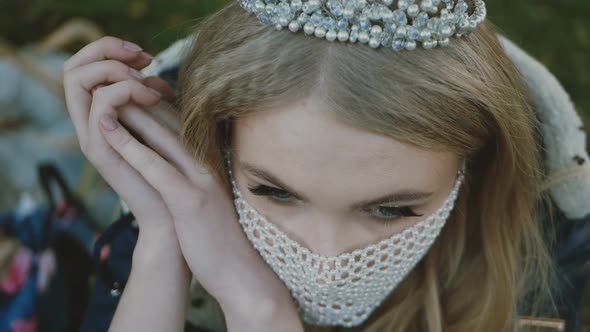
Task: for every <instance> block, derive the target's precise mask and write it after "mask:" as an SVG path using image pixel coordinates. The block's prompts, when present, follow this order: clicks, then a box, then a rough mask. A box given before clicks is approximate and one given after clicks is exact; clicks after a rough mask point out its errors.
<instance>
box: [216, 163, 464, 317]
mask: <svg viewBox="0 0 590 332" xmlns="http://www.w3.org/2000/svg"><path fill="white" fill-rule="evenodd" d="M225 157H226V163H227V170H228V175H229V177H230V181H231V183H232V190H233V193H234V205H235V207H236V210H237V212H238V214H239V223H240V225H241V226H242V229H243V230H244V232H245V233H246V235H247V237H248V239H249V240H250V242H251V243H252V244H253V246H254V248H256V250H257V251H258V253H259V254H260V255H261V256H262V258H263V259H264V261H265V262H266V263H267V264H268V265H269V266H270V267H271V268H272V270H273V271H274V272H275V273H276V274H277V275H278V276H279V278H280V279H281V280H282V281H283V282H284V283H285V284H286V286H287V287H288V288H289V290H290V292H291V295H292V296H293V297H294V299H295V300H296V302H297V304H298V309H299V312H300V314H301V316H302V318H303V320H304V321H305V322H306V323H308V324H312V325H320V326H322V325H323V326H326V325H340V326H345V327H352V326H357V325H359V324H361V323H363V322H364V321H365V320H366V319H367V318H368V317H369V315H370V314H371V313H372V312H373V311H374V310H375V309H376V308H377V307H378V306H379V304H381V302H382V301H383V300H384V299H385V298H386V297H387V296H388V295H389V293H390V292H391V291H392V290H393V289H394V288H395V287H396V286H397V285H398V284H399V283H400V281H401V280H402V279H403V278H404V277H405V276H406V275H407V274H408V273H409V272H410V271H411V270H412V269H413V268H414V266H415V265H416V264H417V263H418V262H419V261H420V259H421V258H422V257H423V256H424V255H425V254H426V252H427V251H428V249H429V248H430V246H431V245H432V243H433V242H434V240H435V239H436V237H437V236H438V234H439V232H440V230H441V229H442V227H443V226H444V224H445V223H446V220H447V219H448V216H449V215H450V212H451V210H452V209H453V207H454V203H455V199H456V197H457V195H458V191H459V188H460V186H461V182H462V181H463V177H464V172H465V163H463V164H462V165H461V168H460V170H459V172H458V176H457V179H456V181H455V185H454V187H453V189H452V191H451V193H450V194H449V195H448V197H447V199H446V200H445V202H444V204H443V205H442V206H441V207H440V208H439V209H438V210H437V211H435V212H434V213H433V214H431V215H430V216H428V217H427V218H426V219H424V220H422V221H420V222H418V223H416V224H414V225H412V226H410V227H408V228H406V229H404V230H403V231H402V232H400V233H396V234H394V235H393V236H391V237H389V238H386V239H384V240H381V241H379V242H377V243H375V244H372V245H369V246H367V247H365V248H362V249H357V250H354V251H352V252H347V253H344V254H340V255H338V256H322V255H318V254H316V253H313V252H311V251H310V250H309V249H307V248H305V247H303V246H301V245H300V244H299V243H298V242H296V241H294V240H292V239H290V238H289V237H288V236H287V235H286V234H285V233H283V232H282V231H281V230H280V229H278V228H277V227H276V226H275V225H274V224H273V223H271V222H269V221H268V220H267V219H266V218H265V217H264V216H262V215H261V214H259V213H258V211H256V210H255V209H254V208H253V207H252V206H251V205H250V204H249V203H248V202H247V201H246V200H245V199H244V198H243V196H242V194H241V193H240V191H239V189H238V186H237V184H236V182H235V179H234V177H233V174H232V171H231V163H230V154H229V152H228V151H226V156H225Z"/></svg>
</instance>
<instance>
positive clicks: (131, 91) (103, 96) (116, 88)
mask: <svg viewBox="0 0 590 332" xmlns="http://www.w3.org/2000/svg"><path fill="white" fill-rule="evenodd" d="M161 97H162V95H161V94H160V93H159V92H158V91H156V90H154V89H151V88H149V87H147V86H145V85H143V84H141V83H140V82H139V81H136V80H126V81H121V82H117V83H113V84H111V85H108V86H104V87H102V88H99V89H96V91H94V95H93V98H92V105H91V106H90V113H91V116H92V114H96V113H97V112H94V111H93V110H94V109H95V108H98V109H103V110H114V109H115V108H117V107H119V106H123V105H125V104H127V103H129V102H135V103H137V104H139V105H141V106H150V105H155V104H156V103H157V102H158V101H160V98H161ZM95 120H96V119H95Z"/></svg>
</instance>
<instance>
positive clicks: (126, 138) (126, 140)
mask: <svg viewBox="0 0 590 332" xmlns="http://www.w3.org/2000/svg"><path fill="white" fill-rule="evenodd" d="M132 140H133V137H131V135H128V134H127V135H119V136H118V137H117V140H116V142H115V144H117V145H118V146H120V147H121V148H122V149H128V148H129V146H130V144H131V141H132Z"/></svg>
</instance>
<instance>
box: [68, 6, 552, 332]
mask: <svg viewBox="0 0 590 332" xmlns="http://www.w3.org/2000/svg"><path fill="white" fill-rule="evenodd" d="M314 1H315V0H313V1H312V0H310V1H309V2H306V3H308V6H313V5H314ZM399 2H402V0H400V1H399ZM423 2H427V1H423ZM459 2H461V1H459ZM293 3H297V1H292V6H293ZM427 3H429V4H430V2H427ZM436 3H439V2H436ZM444 3H447V2H444ZM468 4H469V8H470V9H469V11H470V12H473V11H474V6H475V5H476V4H481V1H475V3H472V2H468ZM242 5H244V6H247V1H244V2H242ZM403 5H408V4H406V3H404V4H403ZM398 6H401V5H400V4H399V3H398ZM441 6H442V4H441ZM245 8H250V9H251V7H242V6H241V5H240V4H238V3H237V2H235V3H231V4H229V5H227V6H226V7H224V8H223V9H221V10H220V11H218V12H217V13H215V14H213V15H211V16H210V17H209V18H207V19H206V20H205V21H203V22H202V23H201V24H200V25H199V27H198V29H197V31H196V32H195V36H196V38H195V40H194V43H193V45H192V47H191V49H190V50H189V52H188V53H187V56H186V58H185V60H184V62H183V67H182V70H181V71H180V73H181V77H180V80H179V89H180V95H179V103H178V105H179V108H180V116H179V117H177V116H175V114H176V113H173V112H172V113H170V112H169V111H166V110H164V109H162V110H161V112H160V111H158V112H155V113H157V114H159V115H157V116H155V115H154V113H152V114H149V113H148V112H145V109H144V108H148V107H151V106H153V105H155V104H157V103H158V102H160V101H161V99H162V98H163V96H164V97H167V96H168V95H169V94H170V91H169V90H170V88H169V87H167V86H166V84H165V83H164V82H162V81H161V80H158V79H154V78H147V79H146V78H144V77H142V75H141V74H140V73H139V72H138V71H137V70H138V69H141V68H143V67H145V66H146V65H147V64H149V62H150V61H151V59H150V57H149V55H147V54H146V53H145V52H142V50H141V48H140V47H138V46H137V45H134V44H132V43H129V42H123V41H121V40H120V39H117V38H113V37H108V38H104V39H101V40H99V41H97V42H94V43H92V44H90V45H88V46H86V47H85V48H84V49H82V50H81V51H80V52H78V53H77V54H76V55H74V56H73V57H72V58H71V59H70V60H69V61H68V62H67V63H66V64H65V66H64V73H65V81H64V82H65V88H66V96H67V100H68V109H69V112H70V114H71V117H72V120H73V122H74V124H75V126H76V130H77V134H78V137H79V139H80V145H81V148H82V150H83V152H84V153H85V155H86V156H87V157H88V159H89V160H90V161H91V162H92V163H93V164H94V165H95V166H96V168H97V170H98V171H99V172H100V174H101V175H102V176H103V177H104V178H105V180H106V181H108V182H109V184H110V185H111V186H112V187H113V189H114V190H115V191H116V192H117V193H118V194H119V195H120V196H121V198H122V199H123V200H124V201H125V202H126V203H127V205H128V206H129V209H130V210H131V211H132V212H133V214H134V216H135V218H136V220H137V222H138V224H139V227H140V233H139V238H138V241H137V245H136V246H135V250H134V253H133V267H132V270H131V274H130V277H129V281H128V283H127V286H126V288H125V291H124V293H123V295H122V297H121V300H120V303H119V305H118V307H117V311H116V313H115V316H114V319H113V321H112V324H111V326H110V329H109V331H179V330H181V329H182V326H183V324H184V313H185V302H186V294H187V287H188V282H189V279H190V276H191V275H193V276H194V277H195V278H196V279H197V280H198V281H199V282H200V283H201V284H202V285H203V287H205V289H206V290H207V291H208V292H209V293H210V294H211V295H212V296H213V297H214V298H215V299H216V300H217V301H218V302H219V304H220V306H221V308H222V310H223V313H224V315H225V319H226V323H227V328H228V330H229V331H250V330H252V331H304V330H305V331H312V330H313V331H316V330H317V331H465V332H466V331H512V330H515V329H516V328H517V324H516V321H517V318H518V316H519V315H520V314H531V313H533V312H534V308H535V305H534V303H535V302H536V301H537V300H538V299H541V298H544V297H545V296H542V295H546V296H549V295H550V294H540V295H538V296H535V297H533V298H532V299H531V298H529V297H527V295H528V294H529V293H530V291H531V290H535V289H548V278H549V276H550V273H551V263H550V259H549V255H548V250H547V247H546V244H545V243H544V240H543V237H542V234H541V229H540V226H539V223H538V222H537V218H538V212H539V208H540V207H541V206H543V204H544V203H545V202H546V198H547V197H546V195H545V192H544V191H543V190H542V189H541V188H542V186H543V182H544V181H546V180H547V179H546V172H545V170H544V169H543V156H542V153H541V150H542V138H541V135H540V134H539V129H540V124H539V122H538V119H537V117H536V115H535V113H534V109H533V108H532V107H531V103H530V100H529V99H528V96H527V93H526V89H525V85H524V83H523V81H522V79H521V77H520V76H519V73H518V71H517V70H516V68H515V67H514V65H513V63H512V62H511V61H510V60H509V59H508V57H507V56H506V54H505V53H504V51H503V49H502V47H501V45H500V43H499V41H498V38H497V36H496V33H495V30H494V27H493V25H492V24H491V23H490V22H488V21H483V20H482V21H483V22H480V23H481V24H480V25H479V26H478V27H477V28H476V29H474V30H473V31H472V32H471V33H470V34H468V35H465V36H463V37H462V38H451V39H450V43H449V45H447V46H444V47H443V46H439V47H435V48H433V47H432V46H433V45H428V44H427V45H425V46H424V47H421V46H420V47H417V48H416V47H414V46H415V45H413V44H412V43H410V42H407V41H406V42H405V43H403V44H401V45H402V46H403V47H404V49H403V50H397V49H395V45H394V47H393V48H392V47H379V48H377V47H369V46H375V45H374V42H373V41H371V40H369V39H367V40H365V41H364V42H358V43H348V42H338V41H333V42H330V41H328V40H325V39H326V38H327V37H325V36H324V34H322V33H321V32H319V33H318V32H317V29H316V31H315V35H313V36H312V35H306V34H307V33H306V34H303V33H293V32H291V31H284V30H283V31H279V30H277V29H273V28H272V27H269V26H268V25H266V24H261V20H260V18H257V17H256V16H255V15H253V14H252V13H250V12H248V11H247V10H245ZM408 8H409V7H408ZM412 8H414V9H415V7H412ZM418 8H420V7H418ZM426 9H430V10H431V11H432V8H429V7H428V6H426ZM412 10H413V9H412ZM406 11H408V9H406ZM475 12H477V11H475ZM414 14H416V13H412V15H410V14H408V15H410V16H412V17H419V16H416V15H414ZM289 27H290V28H291V25H289ZM318 36H319V37H320V38H318ZM365 37H366V36H365ZM360 38H361V39H362V38H364V37H360ZM362 43H367V44H369V45H362ZM394 43H395V42H394ZM443 43H444V42H443ZM390 44H391V43H390ZM398 46H399V45H398ZM160 105H161V104H160ZM119 121H120V122H119ZM120 123H124V124H125V125H126V126H125V127H124V126H121V125H120ZM126 128H129V130H128V129H126ZM130 130H131V131H132V132H133V133H134V134H135V136H139V137H141V141H140V140H138V139H137V138H136V137H134V135H132V133H130ZM547 293H549V292H548V291H547ZM523 310H524V312H523Z"/></svg>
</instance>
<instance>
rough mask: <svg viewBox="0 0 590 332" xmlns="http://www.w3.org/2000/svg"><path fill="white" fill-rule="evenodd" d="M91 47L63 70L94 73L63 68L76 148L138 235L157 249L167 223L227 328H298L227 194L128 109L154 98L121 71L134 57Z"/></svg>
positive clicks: (168, 133)
mask: <svg viewBox="0 0 590 332" xmlns="http://www.w3.org/2000/svg"><path fill="white" fill-rule="evenodd" d="M97 43H99V42H97ZM91 45H92V44H91ZM91 50H92V51H93V52H90V51H88V52H87V53H89V54H88V55H87V56H84V55H85V53H84V52H82V51H80V53H81V55H80V56H79V57H78V58H79V59H77V60H75V61H74V60H70V61H69V62H68V63H67V67H68V68H81V67H79V66H84V63H89V62H91V61H89V60H92V59H94V61H98V62H96V63H95V64H94V65H91V64H86V66H87V67H95V66H98V65H97V64H98V63H102V62H106V63H102V67H101V69H97V68H96V69H95V68H85V69H84V71H85V72H87V74H82V73H80V71H82V70H79V71H77V72H76V70H75V69H68V70H71V73H73V74H70V75H69V79H66V81H68V82H69V83H68V84H67V86H66V91H68V89H69V91H70V94H69V96H68V107H69V109H70V113H71V114H72V118H73V119H74V120H76V121H75V122H76V123H77V126H76V129H77V131H78V133H79V136H80V134H82V136H83V137H85V138H86V139H85V141H82V139H81V146H82V149H83V151H84V152H85V154H86V155H87V156H89V159H90V160H91V161H92V162H93V163H94V164H95V166H97V168H100V170H99V172H101V174H102V175H103V176H104V177H105V179H106V180H107V181H108V182H109V184H111V185H112V186H113V189H114V190H115V191H117V193H119V194H120V195H121V197H122V198H123V200H124V201H125V202H126V203H127V205H128V206H129V208H130V209H131V211H132V212H133V213H134V215H135V216H136V219H137V220H138V223H139V225H140V237H141V233H143V232H144V230H145V231H146V232H147V233H148V234H150V235H149V238H150V239H151V240H152V241H154V242H153V244H154V245H157V242H158V241H161V240H164V241H167V239H168V238H169V236H170V234H169V232H170V230H171V228H170V225H173V228H174V229H175V231H176V234H177V236H178V241H179V243H180V247H181V250H182V253H183V255H184V258H185V259H186V262H187V263H188V265H189V268H190V270H191V271H192V272H193V274H194V275H195V277H196V278H197V280H199V282H200V283H201V284H202V285H203V287H204V288H205V289H206V290H207V291H208V292H209V293H210V294H211V295H212V296H213V297H215V298H216V299H217V300H218V301H219V303H220V305H221V307H222V309H223V310H224V313H225V315H226V321H227V323H228V328H229V329H230V330H233V329H234V328H236V329H238V327H237V326H240V327H239V329H240V330H250V329H252V330H257V331H263V330H276V329H278V328H279V326H280V329H281V330H285V331H286V330H298V331H301V330H302V326H301V323H300V321H299V320H298V317H297V313H296V310H295V306H294V303H293V302H292V300H291V297H290V294H289V292H288V290H287V289H286V287H285V286H284V284H283V283H282V282H281V281H280V280H279V279H278V277H277V276H276V275H275V274H274V272H273V271H272V270H271V269H270V268H269V267H268V266H267V265H266V264H265V263H264V261H263V260H262V259H261V258H260V256H258V253H257V252H256V251H255V250H254V249H253V247H252V246H251V244H250V243H249V242H248V240H247V238H246V236H245V234H244V233H243V231H242V230H241V228H240V226H239V224H238V221H237V215H236V212H235V209H234V206H233V203H232V200H231V197H229V196H228V194H227V192H226V191H224V190H223V188H221V186H220V185H219V183H217V182H216V181H215V180H214V178H213V176H212V175H211V174H209V173H208V171H207V170H206V169H205V168H204V167H202V166H201V165H199V164H198V163H196V161H195V160H194V159H193V158H192V157H191V155H190V154H189V153H188V152H187V151H186V150H185V149H184V147H183V145H182V144H181V142H180V140H179V139H178V136H177V134H176V133H175V132H174V131H173V130H171V129H170V126H165V125H162V124H161V123H159V122H158V121H155V120H154V119H153V118H152V117H150V116H149V115H147V114H146V113H145V111H144V110H142V109H141V108H139V107H135V106H129V104H130V103H133V104H137V105H139V106H149V105H154V104H155V103H157V102H158V100H159V96H157V94H154V93H153V91H151V90H150V89H148V88H147V87H146V86H145V85H143V84H141V82H140V81H138V80H137V79H134V78H131V76H135V75H132V74H131V73H133V72H132V71H130V69H129V67H130V65H125V62H126V61H127V63H128V62H129V58H130V57H131V56H130V55H128V54H127V53H126V51H124V50H123V49H122V47H121V42H118V43H115V42H112V41H104V42H103V44H98V45H96V47H95V48H94V49H91ZM90 53H92V55H90ZM97 54H99V56H97ZM102 59H112V60H102ZM101 60H102V61H101ZM81 64H82V65H81ZM105 78H109V79H108V81H111V82H114V83H112V84H110V85H108V86H104V87H99V88H98V89H97V90H96V91H95V92H94V96H91V95H90V93H91V90H92V87H93V86H95V85H97V84H100V83H102V82H104V81H105ZM118 119H120V120H121V121H122V122H124V123H125V124H126V125H128V126H129V127H130V129H132V130H133V131H134V132H135V133H137V134H138V135H139V136H140V137H141V138H142V139H143V140H144V141H145V142H146V144H147V145H148V146H146V145H144V144H142V143H141V142H140V141H138V140H137V139H136V138H135V137H133V136H132V135H131V134H130V133H129V131H128V130H127V129H126V128H125V127H123V126H121V125H120V122H119V121H118ZM87 133H88V134H87ZM150 147H151V148H150ZM152 148H153V149H152ZM130 186H131V187H130ZM159 236H162V238H159Z"/></svg>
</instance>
